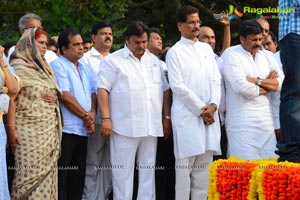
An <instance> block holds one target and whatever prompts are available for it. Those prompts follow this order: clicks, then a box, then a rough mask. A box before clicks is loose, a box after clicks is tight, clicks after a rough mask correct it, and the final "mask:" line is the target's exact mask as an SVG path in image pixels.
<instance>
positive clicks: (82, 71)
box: [51, 28, 97, 200]
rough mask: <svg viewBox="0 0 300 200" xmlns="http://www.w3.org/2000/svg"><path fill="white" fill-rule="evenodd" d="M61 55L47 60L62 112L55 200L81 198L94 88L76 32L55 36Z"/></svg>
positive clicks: (93, 110) (92, 110) (91, 128)
mask: <svg viewBox="0 0 300 200" xmlns="http://www.w3.org/2000/svg"><path fill="white" fill-rule="evenodd" d="M58 45H59V51H60V53H61V56H60V57H59V58H58V59H56V60H54V61H53V62H51V67H52V69H53V71H54V74H55V77H56V81H57V84H58V85H59V87H60V89H61V91H62V95H60V96H59V100H60V108H61V112H62V115H63V124H64V126H63V128H62V132H63V134H62V140H61V156H60V158H59V160H58V199H59V200H66V199H74V200H81V199H82V194H83V188H84V179H85V168H86V152H87V138H88V135H92V134H93V133H94V121H95V117H96V102H97V98H96V91H95V86H94V82H93V76H92V73H91V71H90V70H89V69H88V67H87V66H86V65H85V64H83V63H81V62H80V61H79V59H80V58H81V57H82V56H83V41H82V37H81V35H80V33H79V32H78V31H77V30H75V29H72V28H67V29H65V30H63V31H62V32H61V33H60V35H59V38H58Z"/></svg>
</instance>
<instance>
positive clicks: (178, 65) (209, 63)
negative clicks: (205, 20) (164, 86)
mask: <svg viewBox="0 0 300 200" xmlns="http://www.w3.org/2000/svg"><path fill="white" fill-rule="evenodd" d="M176 21H177V27H178V30H179V31H180V33H181V39H180V40H179V41H178V42H177V43H176V44H175V45H174V46H173V47H172V48H171V49H170V50H169V51H168V54H167V59H166V61H167V62H166V63H167V67H168V74H169V82H170V87H171V89H172V92H173V103H172V109H171V111H172V126H173V137H174V153H175V159H176V160H175V165H176V168H175V169H176V186H175V191H176V195H175V196H176V200H188V199H189V198H191V200H196V199H197V200H198V199H206V198H207V188H208V166H209V164H210V163H211V162H212V160H213V155H214V154H220V152H221V150H220V124H219V117H218V113H217V112H216V111H217V108H218V105H219V102H220V96H221V76H220V73H219V69H218V66H217V63H216V61H215V59H214V54H213V50H212V48H211V47H210V46H209V45H208V44H207V43H202V42H199V41H198V38H197V36H198V34H199V28H200V19H199V11H198V9H197V8H194V7H191V6H184V7H182V8H181V9H180V10H179V11H178V12H177V15H176Z"/></svg>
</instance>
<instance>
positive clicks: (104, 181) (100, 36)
mask: <svg viewBox="0 0 300 200" xmlns="http://www.w3.org/2000/svg"><path fill="white" fill-rule="evenodd" d="M91 33H92V40H93V43H94V46H93V47H92V48H91V50H90V51H88V52H86V53H85V54H84V56H83V57H82V58H81V60H80V61H81V62H83V63H85V64H86V65H87V66H88V67H89V68H90V70H91V72H92V73H93V77H94V82H95V85H96V82H97V75H98V73H99V69H100V63H101V60H102V59H103V58H104V57H105V56H107V55H108V54H109V52H110V48H111V46H112V43H113V35H112V27H111V25H110V24H108V23H106V22H97V23H96V24H94V25H93V27H92V30H91ZM100 122H101V117H100V113H99V109H97V116H96V121H95V134H93V135H91V136H89V138H88V146H87V157H86V172H85V183H84V192H83V196H82V200H93V199H97V200H108V199H109V195H110V193H111V190H112V180H111V169H110V166H111V164H110V150H109V149H110V147H109V138H105V137H103V136H101V134H100V125H101V123H100Z"/></svg>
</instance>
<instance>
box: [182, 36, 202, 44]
mask: <svg viewBox="0 0 300 200" xmlns="http://www.w3.org/2000/svg"><path fill="white" fill-rule="evenodd" d="M180 42H183V43H186V44H190V45H195V44H196V43H197V42H198V40H197V41H196V42H194V41H193V40H189V39H187V38H185V37H182V36H181V38H180Z"/></svg>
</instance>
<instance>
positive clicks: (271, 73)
mask: <svg viewBox="0 0 300 200" xmlns="http://www.w3.org/2000/svg"><path fill="white" fill-rule="evenodd" d="M274 78H278V72H277V71H276V70H272V71H271V72H270V73H269V75H268V77H267V79H274Z"/></svg>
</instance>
